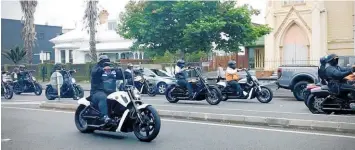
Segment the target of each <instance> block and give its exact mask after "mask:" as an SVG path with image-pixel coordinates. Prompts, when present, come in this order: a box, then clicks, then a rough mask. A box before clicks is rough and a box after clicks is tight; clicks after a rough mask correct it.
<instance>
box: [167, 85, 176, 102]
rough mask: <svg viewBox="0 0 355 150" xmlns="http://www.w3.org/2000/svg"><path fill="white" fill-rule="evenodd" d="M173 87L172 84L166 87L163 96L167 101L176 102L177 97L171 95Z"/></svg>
mask: <svg viewBox="0 0 355 150" xmlns="http://www.w3.org/2000/svg"><path fill="white" fill-rule="evenodd" d="M174 88H175V87H174V86H170V87H168V89H166V92H165V97H166V100H168V102H169V103H177V102H178V101H179V99H177V98H176V97H174V96H173V93H172V92H173V91H174Z"/></svg>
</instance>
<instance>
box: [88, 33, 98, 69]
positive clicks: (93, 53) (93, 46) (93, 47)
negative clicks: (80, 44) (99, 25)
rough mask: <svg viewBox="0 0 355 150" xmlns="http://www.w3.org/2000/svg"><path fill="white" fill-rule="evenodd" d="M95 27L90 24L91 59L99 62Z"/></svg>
mask: <svg viewBox="0 0 355 150" xmlns="http://www.w3.org/2000/svg"><path fill="white" fill-rule="evenodd" d="M95 35H96V33H95V27H92V26H90V42H89V44H90V53H91V55H90V56H91V60H92V61H93V62H97V54H96V40H95Z"/></svg>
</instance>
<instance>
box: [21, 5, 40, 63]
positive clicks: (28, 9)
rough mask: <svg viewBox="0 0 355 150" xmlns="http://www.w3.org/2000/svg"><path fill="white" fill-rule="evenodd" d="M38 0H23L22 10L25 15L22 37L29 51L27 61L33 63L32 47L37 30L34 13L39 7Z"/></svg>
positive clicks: (26, 49)
mask: <svg viewBox="0 0 355 150" xmlns="http://www.w3.org/2000/svg"><path fill="white" fill-rule="evenodd" d="M37 3H38V2H37V0H31V1H26V0H21V1H20V4H21V10H22V13H23V15H24V17H23V24H24V26H23V29H22V39H23V41H24V48H25V51H26V52H27V53H26V54H27V61H28V63H29V64H32V57H33V52H32V48H33V46H34V43H35V41H36V30H35V25H34V19H35V18H34V13H35V11H36V7H37Z"/></svg>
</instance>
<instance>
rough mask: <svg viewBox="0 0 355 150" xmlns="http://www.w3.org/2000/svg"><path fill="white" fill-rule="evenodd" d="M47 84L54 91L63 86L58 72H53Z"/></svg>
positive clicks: (61, 77)
mask: <svg viewBox="0 0 355 150" xmlns="http://www.w3.org/2000/svg"><path fill="white" fill-rule="evenodd" d="M49 83H50V85H52V88H54V89H57V88H61V87H62V85H63V76H62V74H60V73H59V72H53V74H52V75H51V79H50V82H49Z"/></svg>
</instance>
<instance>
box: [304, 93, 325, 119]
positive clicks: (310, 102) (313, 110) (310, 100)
mask: <svg viewBox="0 0 355 150" xmlns="http://www.w3.org/2000/svg"><path fill="white" fill-rule="evenodd" d="M315 97H316V96H315V95H313V94H310V95H309V96H308V99H307V107H308V110H309V111H310V112H311V113H313V114H321V113H324V112H321V111H319V110H318V109H316V108H315V107H314V105H315Z"/></svg>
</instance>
